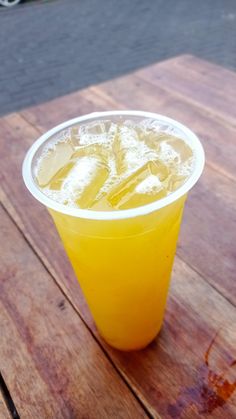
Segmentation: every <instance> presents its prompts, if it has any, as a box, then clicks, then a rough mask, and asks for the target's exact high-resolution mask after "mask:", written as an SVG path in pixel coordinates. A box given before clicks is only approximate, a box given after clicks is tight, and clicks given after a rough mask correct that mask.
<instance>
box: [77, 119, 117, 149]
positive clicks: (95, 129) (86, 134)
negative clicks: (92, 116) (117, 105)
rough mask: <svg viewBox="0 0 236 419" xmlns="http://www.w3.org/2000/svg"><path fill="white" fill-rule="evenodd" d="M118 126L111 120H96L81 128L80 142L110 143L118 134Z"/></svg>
mask: <svg viewBox="0 0 236 419" xmlns="http://www.w3.org/2000/svg"><path fill="white" fill-rule="evenodd" d="M116 130H117V126H116V124H113V123H111V122H110V121H94V122H91V123H90V124H87V125H81V126H80V128H79V137H80V144H81V145H86V144H104V143H110V142H112V140H113V137H114V136H115V134H116Z"/></svg>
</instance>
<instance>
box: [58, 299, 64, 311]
mask: <svg viewBox="0 0 236 419" xmlns="http://www.w3.org/2000/svg"><path fill="white" fill-rule="evenodd" d="M57 306H58V307H59V308H60V310H62V311H63V310H65V308H66V306H65V300H61V301H60V302H59V303H58V304H57Z"/></svg>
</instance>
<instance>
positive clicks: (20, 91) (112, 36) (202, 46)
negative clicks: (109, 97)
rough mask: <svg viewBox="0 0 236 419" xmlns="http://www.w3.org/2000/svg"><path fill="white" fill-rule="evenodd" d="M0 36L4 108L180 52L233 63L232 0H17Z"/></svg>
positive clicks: (0, 103) (5, 11)
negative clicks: (21, 0)
mask: <svg viewBox="0 0 236 419" xmlns="http://www.w3.org/2000/svg"><path fill="white" fill-rule="evenodd" d="M14 1H16V0H2V2H6V3H11V2H14ZM0 39H1V41H0V57H1V66H0V92H1V93H0V115H4V114H7V113H9V112H13V111H16V110H19V109H22V108H25V107H27V106H31V105H34V104H38V103H42V102H45V101H47V100H50V99H53V98H55V97H58V96H61V95H65V94H67V93H70V92H72V91H75V90H78V89H81V88H83V87H86V86H88V85H91V84H95V83H99V82H101V81H104V80H108V79H112V78H113V77H117V76H120V75H122V74H125V73H128V72H130V71H133V70H135V69H138V68H140V67H144V66H147V65H149V64H152V63H154V62H157V61H161V60H164V59H166V58H169V57H172V56H175V55H179V54H183V53H190V54H194V55H196V56H198V57H201V58H205V59H207V60H210V61H213V62H215V63H218V64H220V65H223V66H225V67H228V68H230V69H233V70H235V69H236V1H235V0H200V1H196V0H178V1H177V0H130V1H128V0H50V1H43V0H28V1H26V0H25V1H24V2H21V3H20V4H18V5H17V6H12V7H0ZM219 89H221V86H219Z"/></svg>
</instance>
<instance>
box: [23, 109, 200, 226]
mask: <svg viewBox="0 0 236 419" xmlns="http://www.w3.org/2000/svg"><path fill="white" fill-rule="evenodd" d="M109 116H127V117H128V116H138V117H143V118H152V119H157V120H158V121H160V122H164V123H167V124H169V125H171V126H174V127H176V128H178V129H180V130H181V131H182V132H183V133H184V134H185V136H186V137H187V139H188V144H189V145H190V146H192V148H193V150H194V152H195V156H196V161H195V168H194V171H193V173H192V174H191V175H190V177H189V178H188V180H187V181H186V182H185V183H184V184H183V185H182V186H181V187H180V188H179V189H177V190H176V191H174V192H173V193H171V194H170V195H168V196H166V197H164V198H162V199H160V200H157V201H154V202H152V203H150V204H147V205H143V206H140V207H136V208H131V209H125V210H115V211H94V210H90V209H80V208H72V207H68V206H66V205H63V204H59V203H57V202H56V201H53V200H52V199H51V198H49V197H47V196H46V195H45V194H44V193H43V192H41V191H40V189H39V188H38V187H37V186H36V184H35V181H34V178H33V175H32V160H33V157H34V155H35V153H36V152H37V150H38V148H39V147H40V146H41V145H42V144H43V143H44V142H46V141H47V140H48V138H50V137H51V136H52V135H54V134H56V133H57V132H59V131H61V130H63V129H64V128H67V127H69V126H72V125H74V124H76V123H79V122H83V121H87V120H88V121H89V120H90V119H94V118H104V117H109ZM204 164H205V153H204V149H203V147H202V144H201V142H200V140H199V139H198V137H197V136H196V135H195V134H194V133H193V132H192V131H191V130H190V129H189V128H187V127H186V126H185V125H183V124H182V123H180V122H178V121H176V120H174V119H172V118H169V117H167V116H164V115H160V114H157V113H152V112H146V111H137V110H131V111H129V110H121V111H120V110H116V111H105V112H92V113H89V114H86V115H83V116H79V117H76V118H73V119H70V120H67V121H65V122H63V123H61V124H59V125H57V126H55V127H54V128H52V129H50V130H49V131H47V132H46V133H45V134H43V135H42V136H40V137H39V138H38V139H37V140H36V141H35V142H34V143H33V144H32V146H31V147H30V148H29V150H28V152H27V154H26V156H25V158H24V162H23V166H22V175H23V179H24V183H25V185H26V187H27V189H28V190H29V191H30V192H31V194H32V195H33V196H34V198H36V199H37V200H38V201H39V202H41V203H42V204H44V205H45V206H46V207H48V208H50V209H52V210H54V211H57V212H60V213H63V214H66V215H70V216H73V217H77V218H83V219H89V220H121V219H126V218H133V217H138V216H141V215H146V214H149V213H152V212H154V211H156V210H160V209H161V208H164V207H166V206H167V205H170V204H172V203H173V202H175V201H176V200H178V199H179V198H181V197H182V196H183V195H185V194H186V193H187V192H188V191H189V190H190V189H191V188H192V187H193V186H194V185H195V183H196V182H197V180H198V179H199V177H200V175H201V173H202V171H203V168H204Z"/></svg>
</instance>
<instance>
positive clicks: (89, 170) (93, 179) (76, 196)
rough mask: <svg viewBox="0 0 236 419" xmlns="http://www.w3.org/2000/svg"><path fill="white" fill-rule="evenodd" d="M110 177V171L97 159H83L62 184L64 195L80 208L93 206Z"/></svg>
mask: <svg viewBox="0 0 236 419" xmlns="http://www.w3.org/2000/svg"><path fill="white" fill-rule="evenodd" d="M108 176H109V169H108V167H107V165H105V164H104V163H103V162H102V161H101V160H99V159H98V158H96V157H89V156H86V157H82V158H80V159H78V160H77V162H76V163H75V165H74V167H73V168H72V169H71V171H70V172H69V174H68V176H67V177H66V179H65V180H64V182H63V183H62V188H61V190H62V193H64V195H65V196H68V197H70V200H71V201H73V202H74V203H76V205H78V206H79V207H80V208H88V207H90V205H92V203H93V201H94V200H95V198H96V195H97V193H98V192H99V190H100V188H101V187H102V186H103V184H104V182H105V181H106V180H107V178H108Z"/></svg>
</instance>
